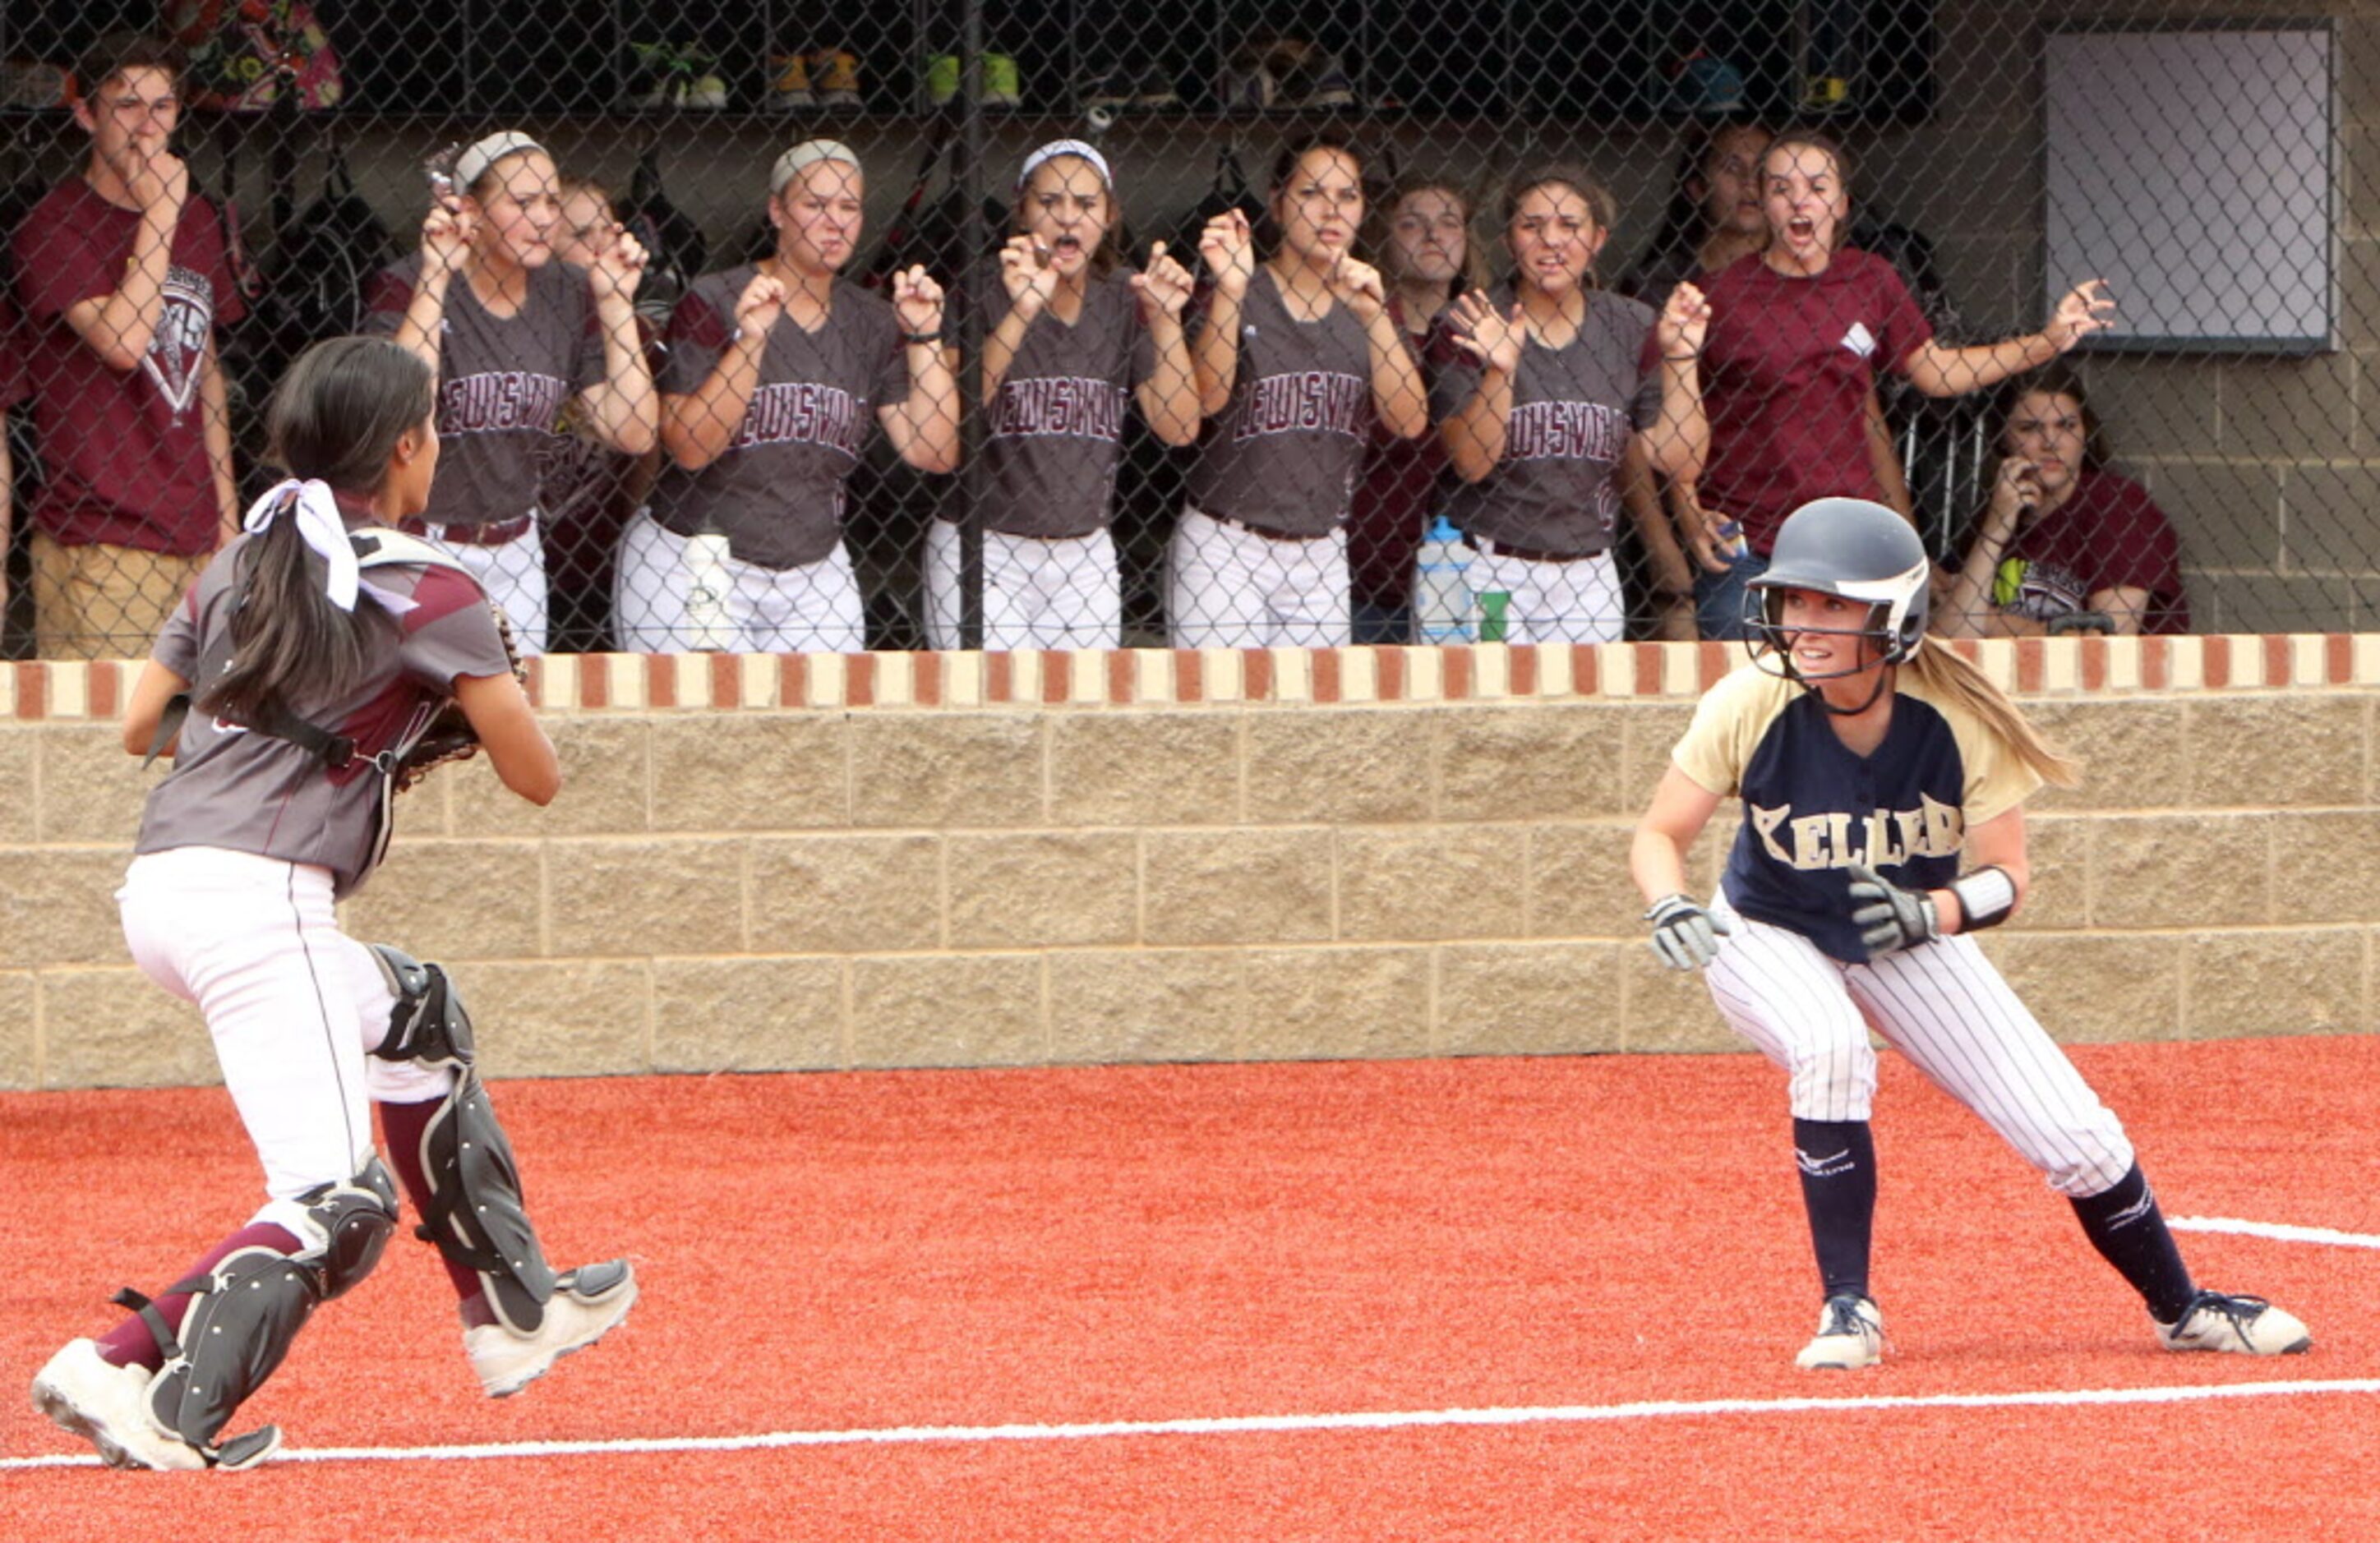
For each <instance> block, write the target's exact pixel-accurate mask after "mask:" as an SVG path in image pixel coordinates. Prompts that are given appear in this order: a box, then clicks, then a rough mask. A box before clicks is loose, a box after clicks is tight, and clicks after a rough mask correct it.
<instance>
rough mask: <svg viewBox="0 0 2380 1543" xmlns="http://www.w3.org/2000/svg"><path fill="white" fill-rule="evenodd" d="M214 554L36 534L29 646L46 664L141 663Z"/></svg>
mask: <svg viewBox="0 0 2380 1543" xmlns="http://www.w3.org/2000/svg"><path fill="white" fill-rule="evenodd" d="M212 555H213V554H212V553H200V555H198V556H196V557H176V556H173V555H170V554H169V553H162V552H143V551H141V550H140V548H138V547H125V546H102V545H96V544H94V545H91V546H66V545H63V544H61V543H60V542H59V541H58V540H57V538H56V537H55V536H53V535H51V534H50V533H49V532H48V531H46V530H36V531H34V532H33V645H34V648H35V650H36V651H38V652H39V653H40V655H41V657H42V658H43V659H145V658H147V657H148V654H149V647H150V645H151V644H152V643H153V642H155V641H156V639H157V634H158V633H159V632H160V631H161V630H163V629H164V626H165V618H167V617H168V616H170V615H172V614H174V607H175V605H176V604H177V603H178V602H179V601H181V598H182V593H183V591H184V590H186V589H188V588H189V587H190V582H191V580H193V579H195V578H197V577H199V574H200V572H201V571H202V570H203V569H204V568H205V567H206V565H207V563H208V560H209V559H210V558H211V557H212Z"/></svg>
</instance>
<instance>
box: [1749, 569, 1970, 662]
mask: <svg viewBox="0 0 2380 1543" xmlns="http://www.w3.org/2000/svg"><path fill="white" fill-rule="evenodd" d="M1932 577H1933V574H1932V565H1931V564H1930V563H1924V564H1920V565H1917V566H1916V567H1914V568H1912V569H1911V570H1909V571H1908V572H1906V573H1901V574H1895V575H1893V576H1892V577H1889V578H1884V579H1869V580H1859V579H1850V580H1836V581H1834V582H1831V583H1824V582H1812V581H1809V580H1806V579H1795V578H1792V577H1783V578H1779V577H1774V573H1773V570H1772V572H1771V573H1768V574H1763V575H1762V576H1761V577H1758V578H1755V579H1754V580H1753V581H1752V584H1751V586H1750V587H1751V589H1752V591H1753V599H1754V600H1755V601H1757V604H1758V609H1757V611H1756V612H1755V614H1752V615H1750V616H1747V617H1745V618H1744V620H1745V624H1746V626H1748V627H1749V628H1750V632H1751V649H1752V659H1753V662H1754V663H1755V664H1757V665H1759V666H1760V668H1762V669H1763V670H1767V672H1769V673H1770V674H1776V675H1781V676H1783V677H1784V678H1785V679H1787V680H1797V681H1803V682H1811V681H1821V680H1840V679H1843V678H1844V677H1846V676H1849V675H1856V674H1861V673H1863V672H1864V671H1865V670H1867V669H1868V668H1869V666H1870V665H1871V664H1872V663H1883V664H1900V663H1902V662H1906V661H1907V660H1908V658H1909V656H1910V655H1911V654H1913V653H1915V652H1916V651H1917V644H1918V639H1919V638H1920V637H1922V636H1923V634H1924V632H1925V615H1924V608H1923V607H1918V606H1913V603H1912V595H1913V593H1915V594H1921V595H1922V594H1924V593H1925V588H1926V585H1927V584H1928V582H1929V581H1930V580H1931V579H1932ZM1796 589H1799V590H1804V591H1808V592H1810V593H1815V594H1821V595H1836V596H1840V597H1841V598H1842V599H1844V600H1854V601H1867V620H1866V621H1865V622H1864V623H1863V624H1861V625H1860V626H1787V625H1786V624H1785V620H1784V614H1785V597H1786V595H1787V594H1788V593H1790V592H1791V591H1793V590H1796ZM1913 611H1914V612H1915V614H1914V615H1913V614H1912V613H1913ZM1913 623H1914V625H1912V624H1913ZM1803 633H1815V634H1817V635H1819V636H1821V637H1827V638H1860V639H1862V640H1863V641H1864V642H1866V643H1869V644H1871V645H1873V646H1874V648H1875V649H1876V658H1875V659H1874V660H1872V661H1871V660H1867V659H1862V660H1861V661H1860V662H1858V663H1856V664H1852V665H1850V666H1847V667H1845V668H1843V669H1840V670H1830V671H1828V672H1827V673H1825V674H1815V675H1814V674H1806V673H1805V672H1803V669H1802V668H1801V667H1800V666H1799V665H1797V664H1795V663H1794V662H1793V654H1792V648H1793V639H1794V638H1796V637H1799V636H1801V635H1802V634H1803Z"/></svg>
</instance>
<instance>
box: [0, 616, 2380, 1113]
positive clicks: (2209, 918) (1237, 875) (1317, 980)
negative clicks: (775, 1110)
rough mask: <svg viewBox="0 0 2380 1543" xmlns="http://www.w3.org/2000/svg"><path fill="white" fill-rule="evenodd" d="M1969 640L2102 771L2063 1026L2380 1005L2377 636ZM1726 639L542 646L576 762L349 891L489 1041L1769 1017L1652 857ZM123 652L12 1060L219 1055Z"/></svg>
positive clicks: (45, 800) (1428, 1032) (1558, 1032)
mask: <svg viewBox="0 0 2380 1543" xmlns="http://www.w3.org/2000/svg"><path fill="white" fill-rule="evenodd" d="M1976 654H1977V657H1978V658H1980V659H1981V660H1982V661H1983V662H1985V665H1986V667H1987V668H1988V669H1990V670H1992V671H1993V672H1994V673H1995V674H1996V675H1998V677H1999V678H2001V679H2002V680H2003V681H2004V683H2006V684H2007V685H2008V686H2010V687H2011V688H2014V689H2019V690H2021V691H2022V694H2023V695H2024V697H2025V699H2026V700H2027V702H2028V705H2029V708H2030V709H2031V711H2034V713H2035V714H2036V715H2037V716H2038V717H2039V719H2040V721H2041V722H2042V723H2044V724H2045V725H2046V726H2047V727H2048V728H2050V729H2051V730H2052V731H2053V732H2055V733H2056V734H2057V735H2060V736H2062V737H2063V738H2065V739H2066V740H2067V741H2069V742H2070V744H2071V745H2072V746H2073V747H2075V748H2077V749H2078V750H2079V751H2081V752H2082V754H2083V755H2084V756H2085V757H2086V758H2087V759H2088V760H2089V763H2090V773H2089V778H2088V781H2087V783H2086V784H2085V785H2084V786H2083V788H2082V789H2080V790H2078V791H2074V792H2069V793H2051V794H2047V795H2045V796H2043V797H2041V798H2040V799H2038V800H2037V801H2036V802H2035V804H2034V806H2033V807H2032V815H2031V819H2032V831H2033V837H2034V869H2035V882H2034V899H2033V901H2032V904H2031V905H2029V907H2028V909H2027V912H2026V914H2025V915H2024V916H2023V917H2022V918H2021V919H2020V920H2019V921H2018V922H2017V923H2015V924H2014V925H2012V926H2010V928H2008V929H2004V930H2001V931H1998V932H1996V933H1993V934H1991V935H1989V936H1988V937H1987V938H1986V939H1985V946H1986V947H1987V949H1988V950H1989V951H1990V952H1991V953H1992V954H1994V955H1995V956H1996V957H1997V958H1998V960H1999V962H2000V964H2001V965H2002V967H2003V968H2005V969H2006V970H2007V971H2008V972H2009V973H2010V976H2011V978H2014V979H2015V981H2016V982H2017V983H2018V985H2019V987H2020V988H2021V989H2022V990H2023V991H2024V992H2025V993H2026V994H2027V996H2028V998H2029V999H2030V1000H2031V1001H2032V1002H2033V1003H2034V1006H2035V1008H2036V1011H2037V1012H2038V1013H2039V1014H2040V1015H2041V1016H2042V1018H2043V1020H2044V1021H2045V1022H2046V1023H2047V1024H2049V1025H2050V1027H2051V1028H2052V1030H2053V1032H2055V1033H2057V1034H2058V1035H2059V1036H2060V1037H2061V1038H2065V1039H2078V1040H2089V1039H2141V1038H2153V1039H2154V1038H2176V1037H2204V1036H2215V1035H2234V1034H2274V1033H2300V1032H2373V1031H2374V1030H2380V1018H2375V1009H2374V997H2375V992H2374V987H2375V985H2380V974H2375V972H2376V971H2380V820H2375V813H2380V770H2375V768H2380V637H2354V638H2350V637H2345V636H2338V637H2305V638H2222V637H2216V638H2176V639H2147V640H2102V639H2056V640H2048V641H2042V640H2029V641H2026V642H2023V643H2021V644H2010V643H1993V644H1986V645H1981V646H1980V647H1978V648H1977V649H1976ZM1729 663H1730V658H1729V656H1728V655H1727V653H1726V652H1725V651H1724V650H1722V649H1721V648H1720V647H1719V646H1718V645H1716V644H1706V645H1691V644H1679V645H1658V644H1637V645H1614V646H1610V647H1605V648H1579V649H1570V648H1558V649H1557V648H1548V649H1529V648H1511V649H1507V648H1504V647H1500V646H1483V647H1478V648H1472V649H1449V650H1434V649H1410V650H1406V649H1383V650H1372V649H1347V650H1317V651H1312V652H1308V651H1305V650H1271V651H1249V652H1245V653H1243V652H1232V651H1224V650H1216V651H1210V652H1207V653H1193V652H1176V651H1168V650H1134V651H1128V652H1117V653H1083V654H1054V653H1053V654H1040V655H1033V654H1026V655H1014V656H1008V655H969V654H951V655H930V654H917V655H909V654H882V655H856V656H851V657H848V658H834V657H825V658H816V657H814V658H786V659H777V658H760V657H752V658H728V657H687V658H677V659H669V658H662V659H645V658H640V657H639V658H628V657H601V656H594V657H588V658H582V659H573V658H555V659H549V660H546V661H543V662H540V666H539V669H538V678H537V692H538V695H539V696H540V699H541V705H542V706H543V708H544V709H545V711H546V712H547V721H548V723H549V726H550V727H551V729H552V732H553V736H554V738H555V740H556V742H557V743H558V745H559V746H560V747H561V751H562V754H563V758H564V761H565V769H566V777H567V783H566V785H565V789H564V791H563V794H562V796H561V797H560V798H558V799H557V800H556V801H555V803H554V804H553V807H552V808H548V809H544V810H538V809H534V808H529V807H528V806H527V805H524V804H521V803H519V802H517V801H516V800H513V799H511V798H509V797H508V796H505V795H504V794H503V792H502V790H501V789H500V788H499V787H498V786H497V784H496V783H495V780H494V778H493V777H492V775H490V774H489V773H488V772H486V770H485V769H484V768H483V767H480V766H479V765H476V764H473V765H468V766H464V767H459V768H450V769H447V770H443V771H442V772H439V773H437V774H436V775H435V776H433V777H432V778H431V780H430V781H429V782H428V783H427V784H424V785H423V786H422V787H420V788H419V789H417V790H416V791H415V792H413V793H411V794H409V795H407V798H406V804H405V807H404V808H403V809H402V811H401V816H400V833H399V838H398V841H397V844H396V849H395V855H394V857H392V859H391V860H390V862H389V864H388V866H387V867H386V868H385V869H383V871H382V872H381V873H380V874H379V875H377V876H376V877H375V879H374V880H373V881H372V882H371V884H370V886H369V887H368V888H367V889H366V890H365V892H364V893H362V894H361V895H360V896H358V897H357V898H356V899H354V900H353V901H351V902H350V903H349V905H348V906H347V908H346V921H347V925H348V927H349V929H351V930H352V931H353V932H354V933H355V934H356V935H358V937H363V938H367V939H387V940H389V941H392V942H400V943H402V944H403V945H404V946H405V947H407V949H409V950H411V951H412V952H414V953H416V954H420V955H422V956H425V957H431V958H437V959H440V960H443V961H444V962H446V963H448V964H450V965H452V966H454V967H455V971H456V974H457V977H458V978H459V979H460V980H461V982H462V983H463V985H464V987H465V989H466V991H467V993H468V999H469V1001H470V1002H471V1005H472V1010H473V1014H474V1017H475V1020H476V1021H477V1022H478V1024H479V1025H480V1033H481V1039H482V1043H483V1045H484V1046H485V1052H486V1061H487V1063H488V1065H489V1068H490V1070H491V1071H492V1073H493V1074H494V1075H576V1074H611V1073H639V1072H708V1071H716V1070H735V1071H751V1070H763V1069H780V1068H825V1067H880V1066H952V1065H970V1066H973V1065H1014V1064H1025V1063H1062V1062H1119V1061H1181V1060H1228V1059H1260V1058H1270V1057H1346V1056H1415V1055H1461V1054H1501V1053H1536V1052H1563V1051H1720V1050H1735V1049H1738V1048H1739V1047H1738V1045H1737V1042H1736V1041H1734V1040H1733V1039H1731V1038H1730V1036H1729V1034H1728V1033H1727V1032H1726V1030H1725V1029H1724V1028H1723V1027H1722V1026H1721V1025H1720V1023H1719V1021H1718V1017H1717V1014H1715V1013H1714V1012H1713V1010H1712V1009H1711V1007H1710V1004H1709V1002H1708V1000H1707V998H1706V995H1705V994H1704V992H1703V990H1702V989H1701V987H1700V985H1699V984H1698V983H1697V982H1694V981H1692V980H1686V979H1682V978H1675V977H1672V976H1670V975H1669V974H1667V973H1666V972H1664V971H1662V970H1660V969H1659V968H1658V966H1656V965H1655V963H1654V961H1653V959H1652V956H1651V954H1649V952H1648V951H1647V950H1646V949H1645V947H1644V946H1643V943H1642V941H1641V940H1642V924H1641V923H1640V922H1639V921H1638V919H1637V913H1638V911H1639V910H1640V909H1641V907H1640V905H1639V903H1638V901H1637V900H1636V898H1635V896H1634V893H1633V890H1632V889H1631V887H1630V886H1629V884H1628V881H1627V878H1626V852H1627V842H1628V836H1629V832H1630V830H1631V828H1632V826H1633V821H1634V819H1635V817H1636V814H1637V813H1638V811H1639V810H1640V809H1641V808H1642V807H1643V805H1644V803H1645V799H1646V798H1647V796H1649V795H1650V792H1651V790H1652V787H1653V784H1654V783H1655V782H1656V781H1657V780H1658V777H1659V775H1660V773H1661V771H1662V769H1663V767H1664V766H1665V764H1666V759H1667V755H1668V751H1669V747H1670V744H1671V743H1672V742H1673V741H1674V740H1675V738H1676V736H1677V735H1678V734H1679V733H1680V731H1681V730H1682V728H1683V726H1684V724H1685V723H1686V721H1687V717H1688V715H1689V713H1690V712H1691V711H1692V704H1693V701H1694V697H1695V695H1696V694H1697V692H1698V691H1699V689H1700V688H1701V687H1702V686H1703V685H1704V684H1706V682H1708V681H1709V680H1712V679H1715V678H1717V676H1718V674H1719V673H1721V672H1723V671H1724V670H1725V669H1726V668H1727V667H1728V666H1729ZM131 669H132V666H129V665H126V666H118V665H115V664H97V665H90V666H83V665H67V664H51V665H42V664H19V665H14V666H6V667H0V1087H9V1088H32V1087H88V1086H103V1085H127V1084H131V1085H146V1084H179V1083H191V1082H203V1081H207V1080H210V1079H212V1076H213V1075H214V1073H213V1063H212V1055H211V1052H210V1050H209V1047H208V1045H207V1042H206V1039H205V1035H204V1031H203V1028H202V1027H201V1026H200V1024H199V1021H198V1018H197V1015H196V1014H195V1013H194V1012H192V1011H191V1010H189V1009H188V1008H186V1007H184V1006H182V1005H181V1004H179V1003H176V1002H172V1001H170V1000H168V999H167V998H166V997H165V996H164V994H163V993H162V992H159V991H158V990H155V989H154V988H153V987H152V986H150V985H149V984H148V983H147V982H146V981H145V980H144V979H142V978H141V977H140V974H139V972H138V971H137V970H136V969H134V968H133V966H131V965H130V964H129V963H128V959H127V957H126V954H125V952H124V945H123V941H122V938H121V935H120V933H119V932H118V931H117V929H116V923H115V907H114V903H113V899H112V893H113V890H114V888H115V883H116V881H117V880H118V877H119V876H120V874H121V872H122V869H123V866H124V863H125V861H126V858H127V853H128V850H129V846H130V842H131V837H132V833H133V830H134V827H135V824H136V822H137V819H138V813H139V808H140V799H141V796H142V795H143V791H144V789H145V787H146V786H147V784H148V782H149V780H150V778H151V777H152V776H153V775H154V774H153V773H143V772H141V771H140V769H139V763H138V762H137V760H135V759H133V758H130V757H128V756H126V755H125V754H124V753H123V751H122V749H121V748H120V747H119V745H118V741H117V735H116V733H115V729H114V727H113V726H112V723H111V720H112V719H113V717H114V715H115V712H116V711H117V708H118V705H119V704H120V702H121V701H122V699H123V695H124V692H125V689H126V687H127V686H128V682H129V678H130V671H131ZM1729 837H1730V831H1729V830H1727V829H1725V828H1717V829H1714V830H1713V831H1712V832H1710V834H1709V835H1708V836H1706V839H1705V841H1704V843H1703V844H1702V846H1701V848H1700V850H1699V853H1698V858H1699V861H1700V864H1701V869H1702V873H1703V875H1704V876H1705V877H1706V878H1707V879H1713V880H1715V878H1716V875H1717V872H1718V865H1719V862H1720V860H1721V858H1722V857H1723V856H1724V853H1725V850H1726V844H1727V841H1728V839H1729Z"/></svg>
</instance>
